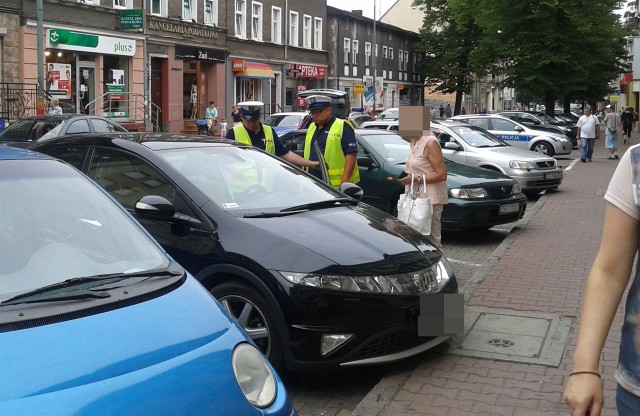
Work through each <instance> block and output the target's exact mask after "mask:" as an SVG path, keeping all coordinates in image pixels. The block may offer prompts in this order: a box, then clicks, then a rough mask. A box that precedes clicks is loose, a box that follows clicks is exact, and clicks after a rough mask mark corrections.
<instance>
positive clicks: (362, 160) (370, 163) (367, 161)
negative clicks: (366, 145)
mask: <svg viewBox="0 0 640 416" xmlns="http://www.w3.org/2000/svg"><path fill="white" fill-rule="evenodd" d="M358 166H359V167H363V168H368V169H371V168H377V167H378V164H377V163H376V162H375V160H373V158H372V157H371V156H369V155H365V156H358Z"/></svg>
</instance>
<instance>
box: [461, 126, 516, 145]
mask: <svg viewBox="0 0 640 416" xmlns="http://www.w3.org/2000/svg"><path fill="white" fill-rule="evenodd" d="M450 129H451V130H453V132H454V133H455V134H457V135H458V136H459V137H460V138H461V139H462V140H464V141H465V142H466V143H467V144H469V146H473V147H503V146H509V144H508V143H506V142H504V141H502V140H500V139H499V138H498V137H496V136H494V135H493V134H491V133H489V132H488V131H486V130H483V129H480V128H477V127H475V128H474V127H467V126H454V127H450Z"/></svg>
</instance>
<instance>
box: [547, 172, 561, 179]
mask: <svg viewBox="0 0 640 416" xmlns="http://www.w3.org/2000/svg"><path fill="white" fill-rule="evenodd" d="M561 175H562V173H561V172H551V173H545V175H544V178H545V179H560V177H561Z"/></svg>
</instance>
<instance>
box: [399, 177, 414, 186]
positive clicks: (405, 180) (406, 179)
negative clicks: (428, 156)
mask: <svg viewBox="0 0 640 416" xmlns="http://www.w3.org/2000/svg"><path fill="white" fill-rule="evenodd" d="M398 182H400V183H401V184H402V185H404V186H407V185H409V184H410V183H411V175H407V176H405V177H404V178H402V179H398Z"/></svg>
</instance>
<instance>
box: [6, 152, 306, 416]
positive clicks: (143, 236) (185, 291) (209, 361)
mask: <svg viewBox="0 0 640 416" xmlns="http://www.w3.org/2000/svg"><path fill="white" fill-rule="evenodd" d="M0 369H1V371H2V377H1V379H0V380H1V381H0V414H1V415H54V416H56V415H98V414H102V415H105V414H110V415H154V416H156V415H204V414H208V415H214V414H215V415H287V416H291V415H296V414H297V413H296V411H295V410H294V408H293V406H292V404H291V402H290V400H289V399H288V397H287V394H286V392H285V390H284V387H283V385H282V383H281V381H280V379H279V378H278V376H277V375H276V374H275V372H274V371H273V370H272V368H271V366H270V364H269V363H268V362H267V361H266V360H265V358H264V356H263V355H262V353H260V351H259V350H258V349H257V348H256V347H255V346H254V344H253V343H252V341H251V340H250V338H249V337H248V336H247V335H246V333H245V332H244V331H243V330H242V329H241V328H240V327H239V326H238V325H237V324H236V323H235V321H234V320H233V319H232V318H231V317H230V316H229V315H228V314H227V313H226V312H225V311H224V310H223V309H222V307H221V305H220V304H219V303H218V302H217V301H215V300H214V299H213V297H212V296H211V295H210V294H209V293H208V292H207V291H205V290H204V289H203V287H202V286H201V285H200V284H199V283H198V282H197V281H196V280H195V279H194V278H193V277H192V276H190V275H189V274H188V273H187V272H186V271H185V270H184V269H183V268H182V267H181V266H180V265H179V264H177V263H176V262H175V261H174V260H172V259H171V258H170V257H168V256H167V255H166V253H165V252H164V250H163V249H162V248H161V247H160V246H159V245H158V244H157V243H156V242H155V241H154V240H153V239H152V238H151V237H150V236H149V234H147V232H146V231H144V229H143V228H142V227H141V226H140V225H139V224H138V223H136V222H135V221H134V220H133V219H132V217H131V216H130V215H129V214H128V213H127V212H126V211H125V210H124V209H122V208H121V207H120V205H119V204H117V203H116V202H115V200H113V199H112V198H111V197H110V196H109V195H108V194H106V193H105V192H104V191H102V190H101V188H100V187H99V186H97V185H96V184H94V183H93V182H92V181H91V180H90V179H89V178H87V177H85V176H84V175H82V174H81V173H80V172H78V171H77V170H76V169H75V168H73V167H71V166H69V165H67V164H65V163H63V162H61V161H59V160H56V159H53V158H51V157H48V156H44V155H40V154H38V153H33V152H29V151H27V150H21V149H15V148H10V147H5V148H0Z"/></svg>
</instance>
